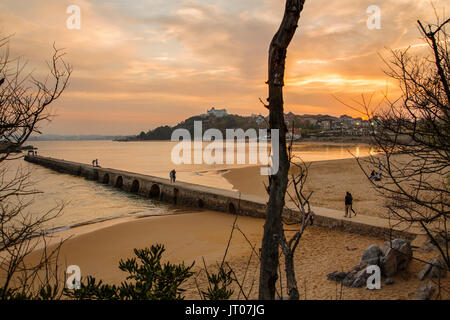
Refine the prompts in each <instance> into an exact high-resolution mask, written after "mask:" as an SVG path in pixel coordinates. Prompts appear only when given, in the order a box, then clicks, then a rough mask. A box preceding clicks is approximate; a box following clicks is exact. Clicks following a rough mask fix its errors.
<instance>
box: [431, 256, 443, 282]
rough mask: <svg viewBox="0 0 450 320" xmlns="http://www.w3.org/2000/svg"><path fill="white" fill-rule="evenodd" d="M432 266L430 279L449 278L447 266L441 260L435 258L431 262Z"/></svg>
mask: <svg viewBox="0 0 450 320" xmlns="http://www.w3.org/2000/svg"><path fill="white" fill-rule="evenodd" d="M429 265H431V266H432V267H431V269H430V277H431V278H436V279H439V278H445V277H446V276H447V266H446V264H445V262H444V261H442V259H441V258H435V259H433V260H431V261H430V262H429Z"/></svg>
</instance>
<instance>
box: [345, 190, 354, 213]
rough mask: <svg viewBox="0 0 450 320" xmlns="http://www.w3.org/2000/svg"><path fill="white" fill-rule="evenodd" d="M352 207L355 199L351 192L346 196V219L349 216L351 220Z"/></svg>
mask: <svg viewBox="0 0 450 320" xmlns="http://www.w3.org/2000/svg"><path fill="white" fill-rule="evenodd" d="M352 205H353V197H352V194H351V193H350V192H348V191H347V194H346V195H345V216H344V217H345V218H347V216H348V217H349V218H351V217H352V211H353V209H352Z"/></svg>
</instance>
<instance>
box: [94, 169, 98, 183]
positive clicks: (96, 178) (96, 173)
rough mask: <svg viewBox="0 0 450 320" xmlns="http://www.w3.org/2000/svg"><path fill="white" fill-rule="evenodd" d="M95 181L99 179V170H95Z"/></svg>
mask: <svg viewBox="0 0 450 320" xmlns="http://www.w3.org/2000/svg"><path fill="white" fill-rule="evenodd" d="M94 181H98V171H97V170H95V171H94Z"/></svg>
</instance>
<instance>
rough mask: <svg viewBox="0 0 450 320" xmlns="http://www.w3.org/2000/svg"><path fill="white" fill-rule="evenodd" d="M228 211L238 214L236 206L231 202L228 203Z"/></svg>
mask: <svg viewBox="0 0 450 320" xmlns="http://www.w3.org/2000/svg"><path fill="white" fill-rule="evenodd" d="M228 212H229V213H231V214H236V207H235V206H234V204H232V203H231V202H230V203H229V204H228Z"/></svg>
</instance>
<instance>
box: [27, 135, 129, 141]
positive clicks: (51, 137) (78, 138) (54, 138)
mask: <svg viewBox="0 0 450 320" xmlns="http://www.w3.org/2000/svg"><path fill="white" fill-rule="evenodd" d="M124 138H127V137H124V136H102V135H76V136H65V135H56V134H44V135H41V136H35V137H29V138H28V140H27V141H81V140H119V139H124Z"/></svg>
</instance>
